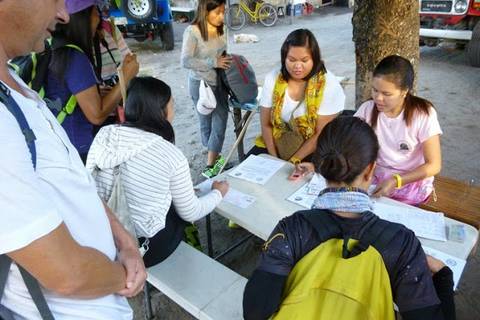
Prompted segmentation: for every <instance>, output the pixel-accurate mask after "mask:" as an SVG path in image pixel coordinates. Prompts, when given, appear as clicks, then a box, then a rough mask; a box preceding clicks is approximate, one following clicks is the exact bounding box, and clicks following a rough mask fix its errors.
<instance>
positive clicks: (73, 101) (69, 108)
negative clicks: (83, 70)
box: [57, 95, 77, 124]
mask: <svg viewBox="0 0 480 320" xmlns="http://www.w3.org/2000/svg"><path fill="white" fill-rule="evenodd" d="M76 106H77V98H75V96H74V95H71V96H70V98H69V99H68V101H67V103H66V104H65V106H64V107H63V108H62V110H60V112H59V113H58V115H57V121H58V123H60V124H62V123H63V121H65V118H66V116H68V115H71V114H72V113H73V111H75V107H76Z"/></svg>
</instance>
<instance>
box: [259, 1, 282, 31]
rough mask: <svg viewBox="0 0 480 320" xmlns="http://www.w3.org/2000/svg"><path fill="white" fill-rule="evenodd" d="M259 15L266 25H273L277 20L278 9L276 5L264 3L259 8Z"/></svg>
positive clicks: (262, 22)
mask: <svg viewBox="0 0 480 320" xmlns="http://www.w3.org/2000/svg"><path fill="white" fill-rule="evenodd" d="M258 16H259V19H260V23H261V24H263V25H264V26H265V27H271V26H273V25H274V24H275V23H276V22H277V20H278V15H277V10H276V9H275V7H274V6H272V5H271V4H268V3H264V4H263V5H262V6H261V7H260V9H259V10H258Z"/></svg>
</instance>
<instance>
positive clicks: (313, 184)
mask: <svg viewBox="0 0 480 320" xmlns="http://www.w3.org/2000/svg"><path fill="white" fill-rule="evenodd" d="M326 187H327V184H326V182H325V179H324V178H323V177H322V176H321V175H319V174H314V175H312V179H311V180H310V182H308V183H305V184H304V185H303V186H302V187H301V188H300V189H298V190H297V191H295V192H294V193H293V194H292V195H291V196H290V197H288V198H287V200H288V201H291V202H293V203H296V204H298V205H300V206H302V207H304V208H307V209H311V208H312V205H313V202H314V201H315V199H316V198H317V197H318V194H319V193H320V191H322V190H323V189H325V188H326Z"/></svg>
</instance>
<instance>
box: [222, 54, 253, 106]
mask: <svg viewBox="0 0 480 320" xmlns="http://www.w3.org/2000/svg"><path fill="white" fill-rule="evenodd" d="M230 56H231V57H232V64H231V65H230V68H228V69H227V70H223V69H220V70H219V72H218V74H219V78H220V81H221V82H222V85H223V86H224V87H225V89H226V91H227V92H228V94H229V96H230V97H231V98H232V99H233V100H234V102H235V103H237V104H240V105H242V104H246V103H253V104H256V98H257V95H258V84H257V78H256V77H255V71H253V68H252V66H251V65H250V63H249V62H248V60H247V59H246V58H245V57H244V56H241V55H237V54H230Z"/></svg>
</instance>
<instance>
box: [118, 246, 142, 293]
mask: <svg viewBox="0 0 480 320" xmlns="http://www.w3.org/2000/svg"><path fill="white" fill-rule="evenodd" d="M117 257H118V261H119V262H120V263H121V264H122V265H123V267H124V268H125V271H126V272H127V279H126V286H125V289H122V290H120V291H118V292H117V294H119V295H122V296H125V297H128V298H131V297H134V296H136V295H137V294H138V293H139V292H140V291H142V289H143V285H144V284H145V280H146V279H147V272H146V270H145V265H144V264H143V259H142V257H141V256H140V252H139V251H138V248H137V247H136V246H134V247H130V248H122V250H119V252H118V255H117Z"/></svg>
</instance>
